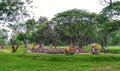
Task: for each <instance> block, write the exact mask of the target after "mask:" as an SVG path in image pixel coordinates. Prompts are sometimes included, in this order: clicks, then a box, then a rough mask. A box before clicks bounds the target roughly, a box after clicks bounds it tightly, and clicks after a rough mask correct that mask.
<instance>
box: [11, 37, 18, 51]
mask: <svg viewBox="0 0 120 71" xmlns="http://www.w3.org/2000/svg"><path fill="white" fill-rule="evenodd" d="M11 44H12V53H15V52H16V51H17V49H18V47H19V46H18V44H17V43H16V41H15V40H13V39H11Z"/></svg>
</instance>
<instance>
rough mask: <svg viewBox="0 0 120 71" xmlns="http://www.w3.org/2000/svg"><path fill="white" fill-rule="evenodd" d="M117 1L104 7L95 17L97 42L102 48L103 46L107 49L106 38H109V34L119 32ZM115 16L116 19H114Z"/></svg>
mask: <svg viewBox="0 0 120 71" xmlns="http://www.w3.org/2000/svg"><path fill="white" fill-rule="evenodd" d="M119 3H120V2H119V1H116V2H114V3H112V8H111V5H108V6H107V7H105V8H104V9H103V10H102V11H101V12H100V14H99V15H98V16H97V17H96V20H97V23H98V25H97V26H98V32H99V40H100V44H101V45H102V48H103V47H104V46H105V47H107V44H108V38H109V37H110V33H112V32H114V31H117V30H119V29H120V28H119V26H120V24H119V20H118V19H119V18H118V17H119V15H120V14H119V11H120V10H119V6H120V4H119ZM111 10H112V11H111ZM115 16H117V17H116V19H115Z"/></svg>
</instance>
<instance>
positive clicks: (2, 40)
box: [0, 29, 8, 45]
mask: <svg viewBox="0 0 120 71" xmlns="http://www.w3.org/2000/svg"><path fill="white" fill-rule="evenodd" d="M7 40H8V31H7V30H5V29H0V45H5V44H6V41H7Z"/></svg>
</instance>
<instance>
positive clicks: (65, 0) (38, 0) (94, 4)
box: [33, 0, 105, 20]
mask: <svg viewBox="0 0 120 71" xmlns="http://www.w3.org/2000/svg"><path fill="white" fill-rule="evenodd" d="M33 2H34V4H35V5H36V6H38V8H36V9H34V12H35V14H36V17H39V16H45V17H47V18H48V19H49V20H50V19H51V18H53V17H54V15H55V14H57V13H60V12H63V11H66V10H69V9H74V8H77V9H85V10H88V11H90V12H95V13H99V12H100V11H101V10H102V8H103V7H105V6H103V5H101V4H100V2H99V0H33Z"/></svg>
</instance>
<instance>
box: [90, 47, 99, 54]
mask: <svg viewBox="0 0 120 71" xmlns="http://www.w3.org/2000/svg"><path fill="white" fill-rule="evenodd" d="M98 48H99V46H98V45H94V46H92V48H91V52H92V54H98V53H99V51H98Z"/></svg>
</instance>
